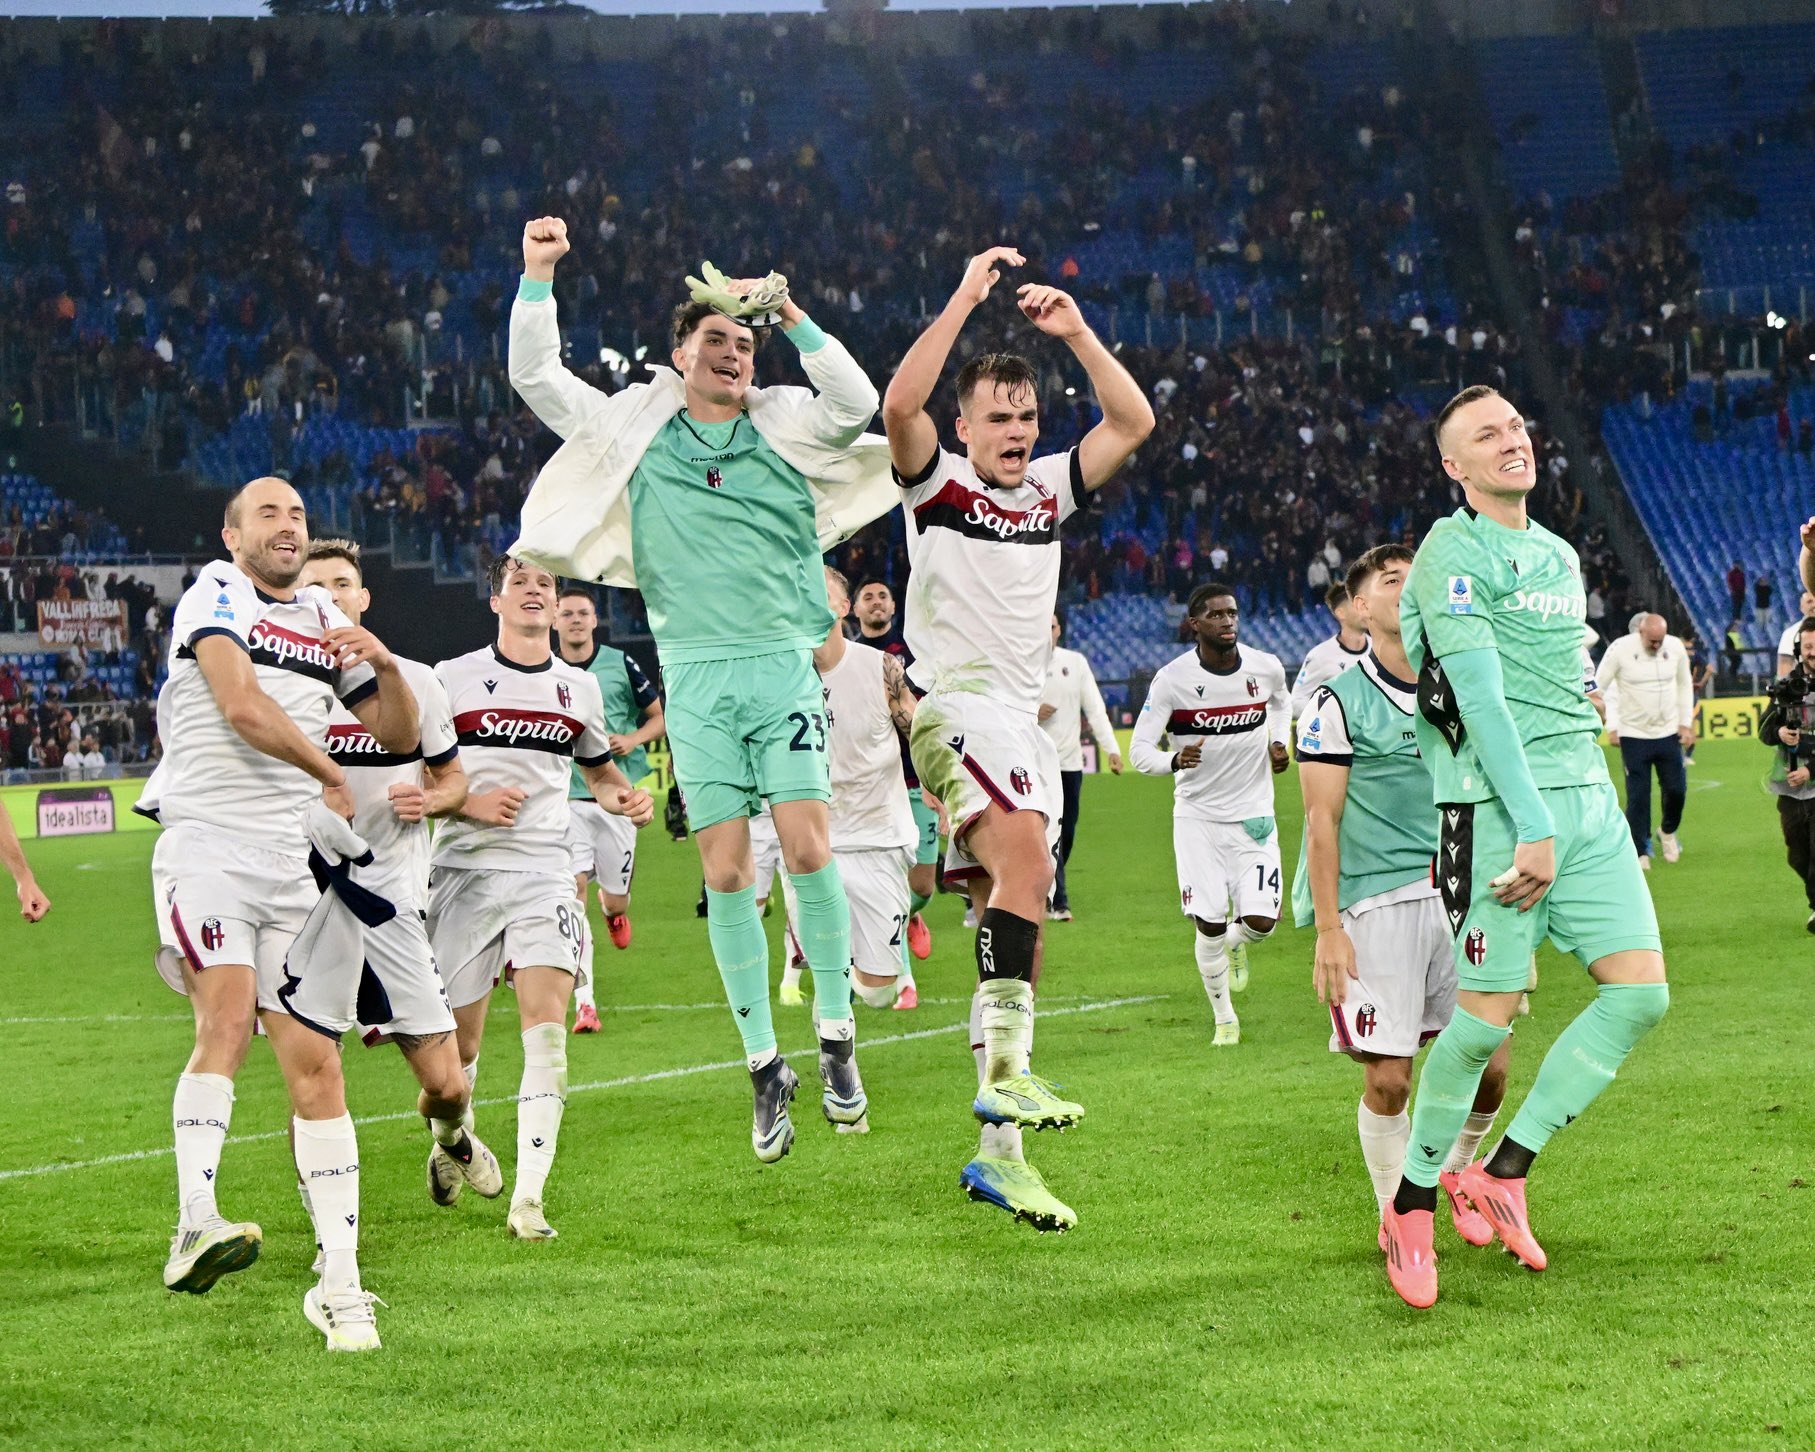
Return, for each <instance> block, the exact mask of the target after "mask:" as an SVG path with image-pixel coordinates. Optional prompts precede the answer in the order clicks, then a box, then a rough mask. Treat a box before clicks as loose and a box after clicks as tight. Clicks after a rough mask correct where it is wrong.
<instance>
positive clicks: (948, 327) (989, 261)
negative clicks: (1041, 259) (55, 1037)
mask: <svg viewBox="0 0 1815 1452" xmlns="http://www.w3.org/2000/svg"><path fill="white" fill-rule="evenodd" d="M1026 260H1027V259H1026V258H1024V257H1023V256H1022V255H1021V254H1020V253H1019V252H1017V251H1016V250H1015V249H1014V248H1013V247H992V248H990V249H989V251H987V252H980V253H978V254H977V255H976V256H975V257H973V258H971V260H970V263H969V265H968V266H966V268H965V269H964V277H963V278H962V280H960V282H959V283H958V290H957V291H956V292H954V293H953V294H952V295H951V298H950V300H949V301H948V302H947V303H946V305H945V308H944V310H943V311H941V312H940V314H939V316H938V317H936V318H934V319H933V321H932V322H931V323H930V324H929V325H928V326H927V330H926V331H925V332H924V333H922V334H921V335H920V336H919V337H918V338H916V339H915V340H914V346H913V347H911V348H909V349H908V350H907V353H906V355H905V356H904V357H903V358H902V360H901V366H900V367H898V368H897V369H896V370H895V376H894V377H893V378H891V379H890V380H889V387H888V392H886V393H885V394H884V395H883V397H882V427H883V429H884V430H885V431H886V432H887V434H888V436H889V458H890V459H891V461H893V463H894V465H895V472H896V473H897V474H899V475H900V476H901V477H902V478H903V479H915V478H918V477H919V476H920V475H921V474H923V473H924V472H926V468H927V466H928V465H929V464H930V463H931V462H932V459H933V455H934V454H936V453H938V452H939V429H938V426H937V425H935V424H934V423H933V420H932V418H931V417H930V416H929V415H928V413H927V411H926V401H927V400H928V399H929V398H931V397H932V396H933V390H934V389H935V388H937V387H938V386H939V375H940V374H941V373H942V372H944V371H945V360H946V359H947V358H948V357H950V356H951V351H952V344H954V343H956V342H957V341H958V334H959V333H960V332H962V331H963V330H964V322H965V319H967V318H968V317H970V315H971V311H972V309H974V308H975V307H976V306H977V304H979V303H980V302H982V301H983V300H984V299H985V298H986V297H988V296H989V290H990V289H991V288H992V287H994V286H995V285H996V284H997V283H998V282H1000V281H1001V280H1002V273H1001V270H1000V267H999V266H998V264H1001V263H1007V264H1009V265H1011V266H1014V267H1019V266H1021V264H1022V263H1024V262H1025V261H1026Z"/></svg>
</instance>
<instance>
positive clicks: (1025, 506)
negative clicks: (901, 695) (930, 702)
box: [899, 449, 1084, 714]
mask: <svg viewBox="0 0 1815 1452" xmlns="http://www.w3.org/2000/svg"><path fill="white" fill-rule="evenodd" d="M899 482H900V484H901V499H902V507H903V510H904V511H905V513H906V514H907V523H908V530H907V546H908V563H909V565H910V570H909V573H908V588H907V624H906V627H905V634H906V638H907V644H908V649H909V650H911V651H912V652H913V653H914V664H913V665H912V666H910V667H909V668H908V675H909V677H910V678H911V679H912V680H913V682H914V684H915V685H916V686H919V687H920V689H921V690H922V691H932V690H957V691H973V692H976V693H978V694H980V695H984V696H988V697H989V698H990V699H991V700H994V701H999V702H1001V703H1002V704H1003V705H1005V706H1013V707H1015V708H1016V709H1018V710H1022V711H1027V712H1029V713H1030V714H1031V713H1034V712H1037V711H1038V710H1039V707H1040V692H1041V691H1042V690H1043V689H1044V688H1045V686H1046V658H1047V656H1048V654H1049V653H1050V651H1051V648H1052V647H1051V642H1052V607H1053V604H1054V602H1055V601H1056V600H1057V598H1058V593H1059V525H1060V523H1061V522H1062V521H1064V520H1066V519H1069V518H1070V517H1071V516H1072V515H1073V514H1075V513H1076V512H1077V511H1078V510H1079V509H1081V508H1082V507H1083V505H1084V476H1083V473H1082V471H1081V467H1080V465H1079V463H1078V454H1077V450H1075V449H1072V450H1069V451H1067V452H1066V453H1063V454H1047V455H1045V456H1044V457H1042V458H1038V459H1035V460H1034V461H1033V462H1032V463H1031V464H1029V465H1028V466H1027V474H1026V476H1025V478H1024V481H1023V482H1022V483H1021V484H1020V485H1019V487H1017V488H1014V489H998V488H993V487H990V486H988V485H986V484H984V483H983V481H982V480H980V479H979V478H978V477H977V471H976V470H975V469H973V468H972V467H971V464H970V460H968V459H966V458H964V457H963V456H962V455H960V454H952V453H947V452H946V451H945V450H944V449H941V450H940V451H939V452H938V453H937V454H935V455H934V456H933V460H932V462H931V463H930V464H928V465H927V467H926V471H925V472H924V473H923V474H921V476H920V477H919V478H918V479H901V480H899Z"/></svg>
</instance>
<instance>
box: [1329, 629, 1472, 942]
mask: <svg viewBox="0 0 1815 1452" xmlns="http://www.w3.org/2000/svg"><path fill="white" fill-rule="evenodd" d="M1415 694H1416V687H1415V686H1414V685H1413V684H1412V682H1410V681H1402V680H1399V679H1398V678H1397V677H1395V676H1391V675H1388V674H1387V672H1386V671H1385V670H1383V669H1382V668H1381V665H1380V662H1379V660H1378V659H1376V658H1375V656H1374V653H1373V652H1372V651H1369V652H1368V654H1367V655H1366V656H1365V657H1364V658H1363V659H1362V660H1361V661H1360V662H1359V663H1358V664H1357V665H1356V666H1355V667H1354V668H1353V669H1351V670H1346V671H1344V672H1343V673H1342V674H1341V675H1339V676H1337V677H1336V678H1335V679H1334V680H1331V681H1329V682H1328V683H1326V684H1325V685H1323V686H1321V687H1319V689H1318V691H1317V694H1316V695H1314V696H1313V697H1312V698H1311V704H1310V706H1309V707H1308V708H1307V709H1306V711H1305V714H1304V717H1303V718H1302V719H1301V720H1300V721H1299V723H1298V759H1299V761H1300V763H1303V762H1308V761H1321V762H1326V763H1328V764H1329V765H1331V766H1346V767H1347V768H1348V769H1349V780H1348V796H1347V800H1346V801H1345V802H1344V804H1343V809H1342V825H1341V827H1340V828H1339V829H1338V832H1337V846H1338V848H1339V850H1340V854H1341V858H1342V871H1341V877H1340V881H1339V882H1338V885H1337V906H1338V907H1340V908H1342V909H1344V910H1345V911H1346V910H1347V909H1349V908H1352V907H1354V906H1355V904H1356V903H1359V902H1364V901H1366V900H1367V899H1368V898H1371V897H1378V896H1379V895H1380V894H1381V893H1383V892H1392V891H1393V890H1395V889H1397V888H1402V887H1405V886H1407V885H1409V884H1411V883H1415V882H1420V881H1423V882H1428V881H1429V880H1430V875H1431V858H1432V856H1433V855H1434V854H1435V853H1436V851H1437V810H1436V808H1435V807H1433V806H1432V805H1431V774H1430V772H1429V771H1428V770H1426V768H1425V765H1424V761H1423V758H1422V757H1420V755H1419V753H1418V733H1417V730H1416V728H1415V727H1414V726H1413V724H1412V719H1413V716H1414V714H1415V699H1414V698H1415ZM1299 877H1300V878H1301V879H1305V880H1306V881H1307V889H1308V878H1307V876H1306V874H1305V872H1304V871H1303V869H1302V868H1301V869H1300V872H1299ZM1294 907H1295V908H1296V907H1297V901H1296V899H1294ZM1308 907H1309V893H1308V890H1307V893H1306V908H1307V911H1306V912H1305V914H1304V921H1309V920H1310V914H1309V911H1308Z"/></svg>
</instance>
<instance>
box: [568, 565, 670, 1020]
mask: <svg viewBox="0 0 1815 1452" xmlns="http://www.w3.org/2000/svg"><path fill="white" fill-rule="evenodd" d="M598 629H599V607H598V603H597V601H596V600H595V599H594V598H593V593H592V591H591V590H588V589H587V588H586V587H585V586H584V585H567V586H565V587H563V589H562V590H561V594H560V596H559V598H558V599H557V600H556V602H555V647H556V649H557V650H559V651H560V654H561V659H562V660H564V661H566V662H567V664H568V665H570V666H572V667H574V669H576V670H582V671H585V672H586V673H587V674H588V675H590V676H592V678H593V679H594V680H596V681H597V682H598V683H599V694H600V696H601V697H603V698H604V701H605V727H606V730H607V732H609V740H610V742H611V754H612V757H613V759H614V760H615V761H616V762H617V763H618V769H619V770H620V771H622V772H623V773H624V776H625V778H626V780H628V781H630V782H631V783H632V784H633V785H634V784H635V783H637V782H640V781H641V780H642V779H643V778H644V777H646V776H647V775H649V758H648V757H647V756H646V755H645V754H644V748H645V747H646V746H648V744H649V743H650V742H651V741H655V740H658V739H659V738H660V737H661V735H662V733H663V731H664V730H665V729H666V723H665V722H664V720H663V716H662V698H661V697H660V696H659V695H657V694H656V689H655V687H654V686H653V685H652V684H650V681H649V677H648V676H647V675H646V674H645V673H644V671H643V668H642V667H641V666H640V665H638V664H637V663H636V661H635V660H634V659H632V658H631V657H630V656H628V655H626V654H625V653H624V652H623V651H621V650H618V649H616V648H615V647H613V646H610V645H606V644H604V643H602V642H601V641H600V640H599V639H598ZM567 813H568V816H567V843H568V846H569V847H570V848H572V849H573V870H574V893H575V895H576V896H577V897H578V898H579V899H580V905H581V908H582V910H584V908H585V905H586V884H587V882H588V880H591V881H594V882H596V883H597V884H598V888H599V910H600V911H601V912H603V913H604V914H605V931H606V934H607V935H608V936H609V937H610V939H611V945H612V947H614V948H619V949H623V948H628V947H629V946H630V882H631V878H632V877H633V876H635V874H636V851H637V830H636V828H635V827H633V826H632V825H631V824H630V822H629V821H628V820H627V819H626V818H624V817H622V816H619V815H617V814H615V813H612V812H608V811H606V810H605V809H604V808H603V807H601V806H600V805H599V804H598V803H597V802H595V801H594V800H593V798H592V792H591V791H590V790H589V789H588V787H587V785H586V778H585V777H584V776H582V775H581V773H580V769H579V768H578V767H577V766H576V767H575V768H574V770H573V775H572V779H571V780H570V781H569V783H568V787H567ZM586 940H587V941H586V948H585V952H586V957H587V961H588V962H589V963H590V962H591V960H592V930H591V925H590V922H588V923H587V931H586ZM597 989H598V984H597V983H596V981H595V975H593V974H591V973H588V974H587V975H586V976H585V978H584V979H583V980H582V981H581V982H580V983H579V984H577V985H576V986H575V988H574V1005H575V1007H574V1025H573V1031H574V1032H575V1033H577V1034H588V1033H597V1032H598V1031H599V1010H598V1004H597V1001H596V999H595V994H596V992H597Z"/></svg>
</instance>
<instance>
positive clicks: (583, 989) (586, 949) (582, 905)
mask: <svg viewBox="0 0 1815 1452" xmlns="http://www.w3.org/2000/svg"><path fill="white" fill-rule="evenodd" d="M574 912H575V913H577V914H578V915H579V918H580V966H581V967H582V968H583V969H585V972H583V973H579V974H576V975H575V982H574V990H573V1001H574V1007H575V1008H590V1009H592V1010H593V1011H594V1012H597V1010H598V1007H599V1004H598V1000H597V999H595V998H594V997H593V996H592V984H593V980H594V979H595V978H596V977H597V976H598V975H597V974H596V973H594V972H593V969H592V919H591V918H590V917H588V916H587V913H586V899H585V898H581V899H580V901H579V902H578V903H577V904H575V906H574Z"/></svg>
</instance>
